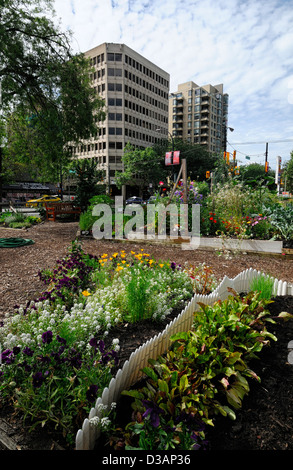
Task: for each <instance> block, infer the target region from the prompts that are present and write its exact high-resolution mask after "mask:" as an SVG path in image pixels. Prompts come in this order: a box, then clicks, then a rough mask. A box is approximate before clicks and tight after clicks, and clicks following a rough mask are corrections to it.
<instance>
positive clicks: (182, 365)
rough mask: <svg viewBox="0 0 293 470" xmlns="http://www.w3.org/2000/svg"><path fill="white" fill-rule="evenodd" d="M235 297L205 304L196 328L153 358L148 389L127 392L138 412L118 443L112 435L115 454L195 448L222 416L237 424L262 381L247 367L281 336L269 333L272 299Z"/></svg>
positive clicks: (196, 316)
mask: <svg viewBox="0 0 293 470" xmlns="http://www.w3.org/2000/svg"><path fill="white" fill-rule="evenodd" d="M230 292H231V294H233V295H231V296H229V297H228V299H227V300H225V301H218V302H216V303H215V304H214V305H213V306H209V305H205V304H202V303H200V304H199V305H200V310H199V311H197V312H195V314H194V323H193V328H192V330H190V331H188V332H182V333H178V334H175V335H174V336H173V337H172V338H171V339H172V342H173V343H172V346H171V348H170V350H169V351H168V352H167V353H166V354H165V355H163V356H160V357H159V358H158V359H157V360H149V364H150V366H148V367H145V368H144V369H143V372H144V374H145V376H146V380H145V383H144V385H143V386H142V387H140V388H134V389H132V390H128V391H124V392H122V393H123V395H126V396H129V397H131V399H132V400H133V401H132V408H133V410H134V413H133V420H132V421H131V422H129V423H128V424H127V425H126V427H125V430H124V431H123V430H122V431H121V429H120V431H119V432H118V438H117V436H115V433H114V435H113V436H111V437H110V439H109V442H110V444H112V445H113V446H114V448H115V446H116V445H117V442H119V445H120V446H121V442H124V445H125V449H128V448H139V449H146V450H147V449H150V448H151V449H153V450H156V449H160V450H163V449H164V450H166V449H170V448H173V449H174V448H176V449H180V450H183V449H184V450H189V449H198V448H201V447H204V446H205V437H206V430H207V429H208V428H209V426H213V425H214V423H213V419H214V417H215V416H216V415H217V414H221V415H223V416H228V417H230V418H231V419H236V413H235V412H236V411H237V410H238V409H239V408H240V407H241V406H242V400H243V398H244V396H245V395H247V394H248V393H249V382H248V380H249V379H251V378H254V379H256V380H258V381H260V378H259V377H258V376H257V375H256V374H255V373H254V372H253V371H252V370H251V369H250V368H249V362H250V361H251V360H252V359H253V358H255V357H257V354H258V353H259V352H260V351H261V350H262V348H263V346H265V345H267V344H268V343H269V341H270V340H276V337H275V336H274V335H273V334H271V333H270V332H268V331H267V329H266V323H267V322H274V319H273V318H271V316H270V313H269V312H268V310H266V308H265V306H266V305H267V303H268V302H269V301H267V300H264V299H261V298H260V297H259V294H258V293H254V292H251V293H249V294H248V295H247V296H245V297H244V298H242V297H240V296H239V295H237V294H236V292H234V291H232V290H231V289H230ZM282 316H283V317H286V315H282ZM166 430H168V431H166Z"/></svg>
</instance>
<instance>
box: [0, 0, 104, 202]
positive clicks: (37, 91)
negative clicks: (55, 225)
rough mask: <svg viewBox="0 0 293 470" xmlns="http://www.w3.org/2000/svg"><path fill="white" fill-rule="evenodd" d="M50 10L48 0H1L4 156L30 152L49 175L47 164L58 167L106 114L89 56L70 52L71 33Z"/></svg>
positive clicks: (27, 158) (23, 157)
mask: <svg viewBox="0 0 293 470" xmlns="http://www.w3.org/2000/svg"><path fill="white" fill-rule="evenodd" d="M52 12H53V8H52V1H51V0H28V1H26V2H25V3H24V2H23V1H22V0H0V80H1V81H2V108H3V112H4V114H5V116H6V118H7V126H8V129H9V132H10V134H9V137H10V141H8V144H7V148H6V151H5V155H7V156H8V154H10V158H12V159H13V158H15V157H17V158H20V160H21V161H22V162H27V161H31V158H32V156H33V157H34V158H35V163H36V166H38V167H39V168H40V170H41V172H43V170H44V171H45V172H46V171H47V170H49V171H47V173H50V166H51V170H52V168H54V169H56V168H59V170H60V168H61V167H63V166H64V164H65V162H66V160H68V158H69V157H70V144H71V145H75V144H76V143H77V142H79V141H81V140H82V139H88V138H89V137H90V136H92V135H95V133H96V132H97V130H98V123H99V121H101V120H103V119H104V117H105V112H104V110H103V106H104V102H103V100H101V99H100V98H99V97H98V96H97V95H96V93H95V91H94V89H93V87H91V85H90V73H89V72H90V63H89V61H88V59H86V58H85V57H84V55H83V54H79V55H73V54H72V52H71V49H70V45H69V44H70V34H69V33H66V34H65V33H63V32H62V31H61V30H60V28H59V27H58V26H56V25H55V24H54V23H53V21H52V20H51V19H49V17H47V16H46V14H48V15H52ZM68 143H70V144H68ZM32 148H33V149H34V152H32ZM0 157H1V155H0ZM43 164H45V165H44V166H43ZM50 164H51V165H50ZM0 197H1V195H0Z"/></svg>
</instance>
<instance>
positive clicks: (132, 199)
mask: <svg viewBox="0 0 293 470" xmlns="http://www.w3.org/2000/svg"><path fill="white" fill-rule="evenodd" d="M125 204H126V205H128V204H145V201H144V200H143V199H142V198H141V197H138V196H131V197H130V198H129V199H127V200H126V202H125Z"/></svg>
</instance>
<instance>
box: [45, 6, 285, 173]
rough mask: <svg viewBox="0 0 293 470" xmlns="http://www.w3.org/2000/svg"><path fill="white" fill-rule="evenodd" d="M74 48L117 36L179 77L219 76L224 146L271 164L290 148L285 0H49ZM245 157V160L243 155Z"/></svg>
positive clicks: (215, 79)
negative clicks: (224, 98) (224, 100)
mask: <svg viewBox="0 0 293 470" xmlns="http://www.w3.org/2000/svg"><path fill="white" fill-rule="evenodd" d="M53 5H54V9H55V13H56V17H55V20H56V22H57V21H59V20H60V25H61V27H62V29H63V30H70V31H71V32H72V43H71V46H72V49H73V51H74V52H76V53H77V52H86V51H87V50H89V49H92V48H93V47H96V46H98V45H99V44H102V43H104V42H109V43H111V42H112V43H123V44H126V45H127V46H128V47H130V48H131V49H133V50H135V51H136V52H138V53H139V54H141V55H143V56H144V57H145V58H147V59H148V60H150V61H151V62H153V63H154V64H156V65H157V66H159V67H161V68H162V69H163V70H165V71H166V72H168V73H169V74H170V92H176V91H177V87H178V85H179V84H180V83H185V82H188V81H193V82H194V83H196V84H197V85H199V86H203V85H207V84H212V85H217V84H220V83H223V86H224V93H227V94H228V95H229V117H228V127H231V128H232V129H234V131H233V132H232V131H230V130H228V146H227V151H230V152H233V150H236V153H237V160H238V162H239V164H240V165H244V164H249V163H254V162H257V163H262V164H264V162H265V152H266V144H268V146H267V148H268V161H269V165H270V167H271V168H272V169H275V167H276V158H277V156H280V157H281V159H282V165H283V164H284V163H285V162H286V161H288V160H289V159H290V153H291V151H292V150H293V0H217V1H215V0H54V2H53ZM246 157H250V159H248V158H246Z"/></svg>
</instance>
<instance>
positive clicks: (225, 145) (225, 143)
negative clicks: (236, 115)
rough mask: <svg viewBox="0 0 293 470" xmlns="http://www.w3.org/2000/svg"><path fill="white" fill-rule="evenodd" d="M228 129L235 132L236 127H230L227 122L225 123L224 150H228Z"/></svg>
mask: <svg viewBox="0 0 293 470" xmlns="http://www.w3.org/2000/svg"><path fill="white" fill-rule="evenodd" d="M228 129H229V131H231V132H233V131H234V129H233V127H228V126H227V125H226V124H225V141H224V152H226V151H227V132H228Z"/></svg>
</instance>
